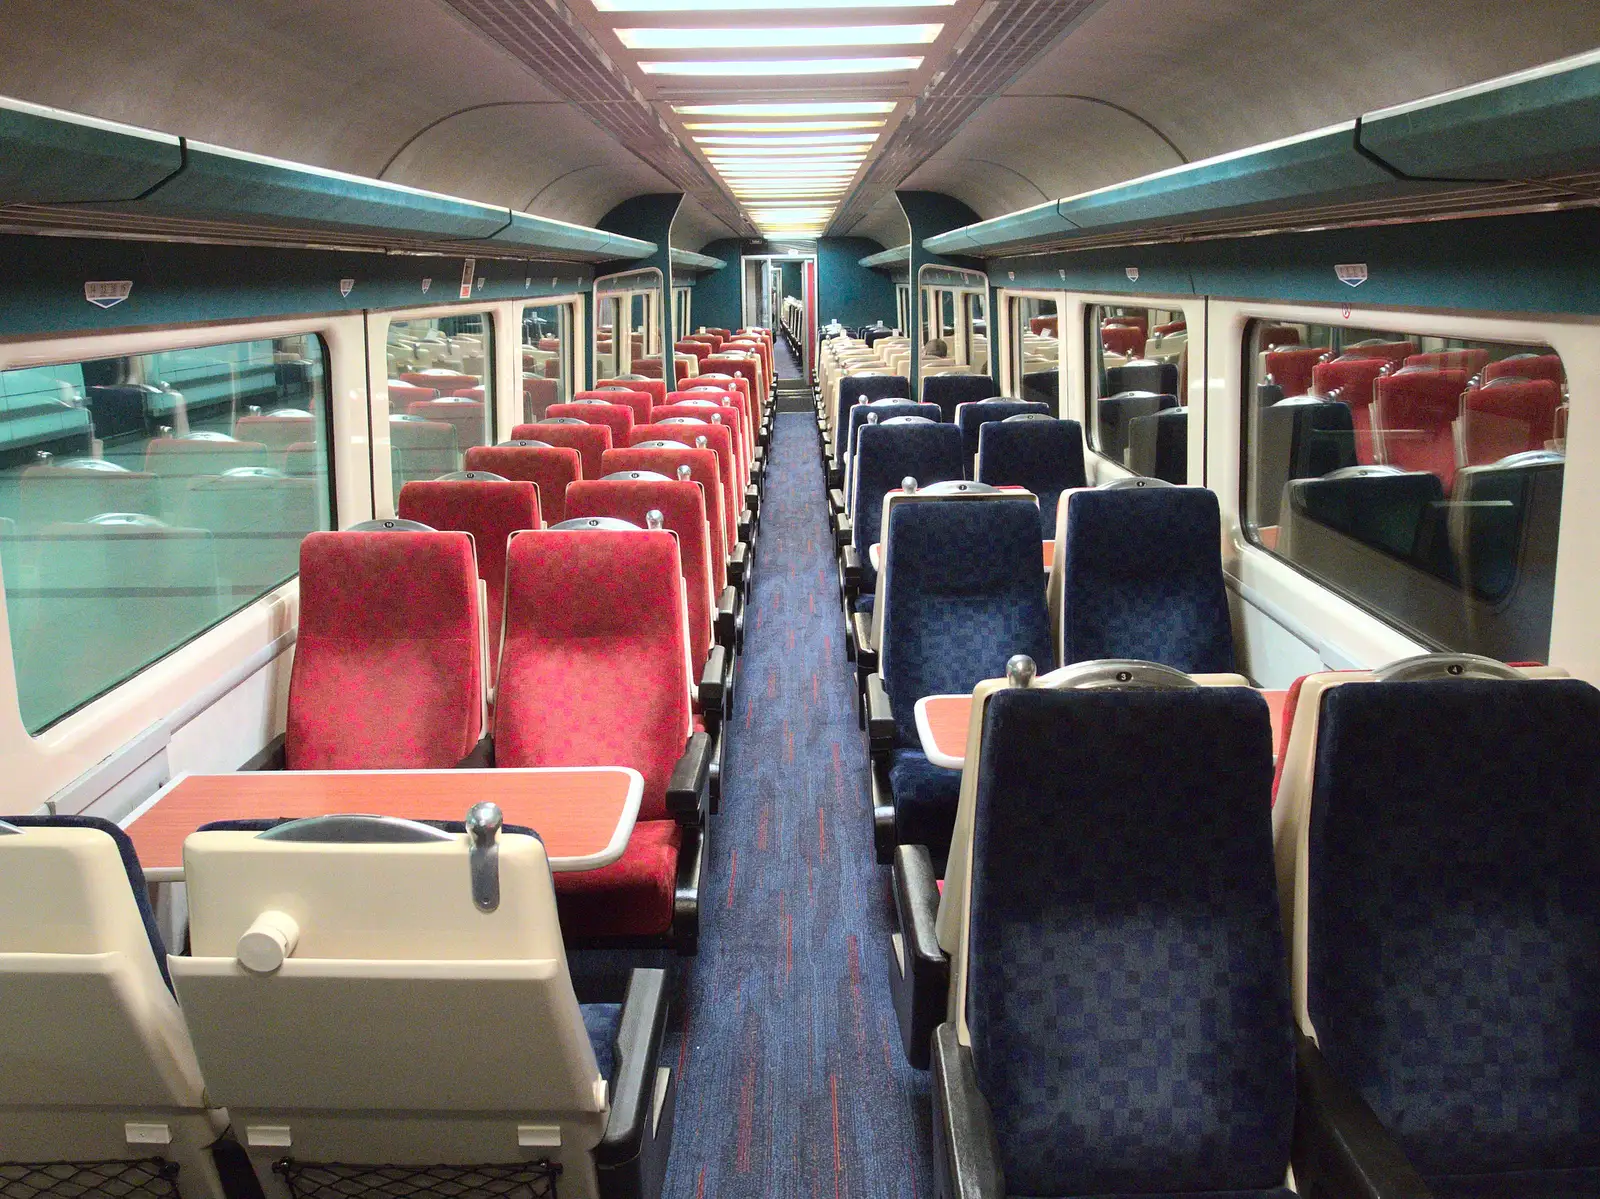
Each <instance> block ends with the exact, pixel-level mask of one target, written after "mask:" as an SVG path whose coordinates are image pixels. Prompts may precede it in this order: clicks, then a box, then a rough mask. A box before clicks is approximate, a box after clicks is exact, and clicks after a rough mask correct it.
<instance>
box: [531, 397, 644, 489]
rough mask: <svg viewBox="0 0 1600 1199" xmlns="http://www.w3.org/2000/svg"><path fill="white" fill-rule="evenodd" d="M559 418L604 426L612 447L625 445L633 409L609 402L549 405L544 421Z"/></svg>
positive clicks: (631, 430) (631, 426)
mask: <svg viewBox="0 0 1600 1199" xmlns="http://www.w3.org/2000/svg"><path fill="white" fill-rule="evenodd" d="M609 394H613V395H614V394H616V393H615V392H612V393H609ZM561 416H569V417H573V418H575V419H577V420H581V421H583V422H584V423H585V424H588V425H604V426H605V427H606V428H608V429H610V430H611V444H612V445H627V444H628V434H629V433H631V432H633V408H632V407H631V406H630V405H628V404H613V403H611V402H609V401H607V402H606V403H604V404H551V405H550V410H549V411H548V412H546V413H545V419H546V420H555V419H556V418H557V417H561ZM593 477H594V478H598V477H599V476H598V475H596V476H593Z"/></svg>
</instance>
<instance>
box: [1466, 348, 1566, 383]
mask: <svg viewBox="0 0 1600 1199" xmlns="http://www.w3.org/2000/svg"><path fill="white" fill-rule="evenodd" d="M1507 376H1514V377H1516V378H1520V379H1549V380H1550V382H1552V383H1554V384H1556V385H1557V386H1558V387H1560V386H1564V385H1565V384H1566V381H1567V373H1566V371H1565V370H1564V369H1563V368H1562V366H1561V358H1560V355H1557V354H1512V355H1511V356H1510V357H1509V358H1502V359H1500V360H1499V361H1498V362H1491V363H1489V365H1488V366H1486V367H1484V368H1483V377H1484V378H1485V379H1500V378H1505V377H1507Z"/></svg>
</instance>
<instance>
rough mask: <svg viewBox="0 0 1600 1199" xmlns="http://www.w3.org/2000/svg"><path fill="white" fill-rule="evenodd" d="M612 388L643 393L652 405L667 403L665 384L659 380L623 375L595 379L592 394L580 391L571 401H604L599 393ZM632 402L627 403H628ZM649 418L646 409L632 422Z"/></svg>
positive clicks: (648, 410) (642, 421)
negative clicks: (623, 388) (622, 388)
mask: <svg viewBox="0 0 1600 1199" xmlns="http://www.w3.org/2000/svg"><path fill="white" fill-rule="evenodd" d="M613 387H625V388H627V389H628V391H629V392H643V393H644V394H645V395H647V396H649V397H650V403H651V404H652V405H655V404H664V403H666V401H667V385H666V383H665V382H664V381H663V380H661V379H647V378H645V377H644V376H643V375H624V376H618V377H616V378H611V379H596V380H595V384H594V390H593V391H592V392H589V391H580V392H579V393H578V394H577V395H575V396H573V399H604V398H605V396H604V395H603V394H601V393H603V392H607V391H608V390H609V389H610V388H613ZM632 402H633V401H629V403H632ZM649 416H650V409H649V408H646V409H644V411H643V412H642V413H638V412H636V414H635V416H634V421H635V422H636V423H638V424H643V423H644V422H645V421H646V420H647V419H648V418H649Z"/></svg>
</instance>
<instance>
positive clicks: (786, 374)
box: [772, 333, 800, 379]
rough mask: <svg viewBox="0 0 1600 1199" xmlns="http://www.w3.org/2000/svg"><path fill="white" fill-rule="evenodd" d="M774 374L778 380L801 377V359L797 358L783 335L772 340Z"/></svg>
mask: <svg viewBox="0 0 1600 1199" xmlns="http://www.w3.org/2000/svg"><path fill="white" fill-rule="evenodd" d="M772 373H773V376H774V377H775V378H778V379H798V378H799V377H800V359H799V358H797V357H795V352H794V351H793V350H791V349H790V348H789V342H788V340H787V339H786V338H785V337H784V336H783V334H782V333H780V334H778V336H777V337H775V338H773V339H772Z"/></svg>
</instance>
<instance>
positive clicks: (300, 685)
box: [284, 529, 485, 770]
mask: <svg viewBox="0 0 1600 1199" xmlns="http://www.w3.org/2000/svg"><path fill="white" fill-rule="evenodd" d="M481 622H482V618H481V615H480V612H479V608H478V567H477V562H476V559H475V556H474V554H473V546H472V537H471V535H470V534H468V533H459V532H453V533H441V532H432V531H429V532H418V531H413V530H409V529H395V530H389V531H381V532H379V531H371V532H369V531H359V532H358V531H346V532H338V533H312V534H310V535H308V536H307V537H306V539H305V540H304V541H303V542H302V543H301V545H300V628H299V638H298V640H297V641H296V642H295V654H294V667H293V670H292V672H291V674H290V677H289V715H288V724H287V727H286V730H285V738H284V755H285V759H284V760H285V765H286V767H287V768H288V769H290V770H428V769H443V768H448V767H453V766H455V765H457V764H458V763H460V762H461V761H462V760H463V759H464V758H466V757H467V756H468V754H470V753H472V752H473V750H474V748H475V747H476V746H477V744H478V739H479V737H480V735H481V734H482V731H483V719H484V686H483V668H484V649H485V646H484V640H483V630H482V623H481Z"/></svg>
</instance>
